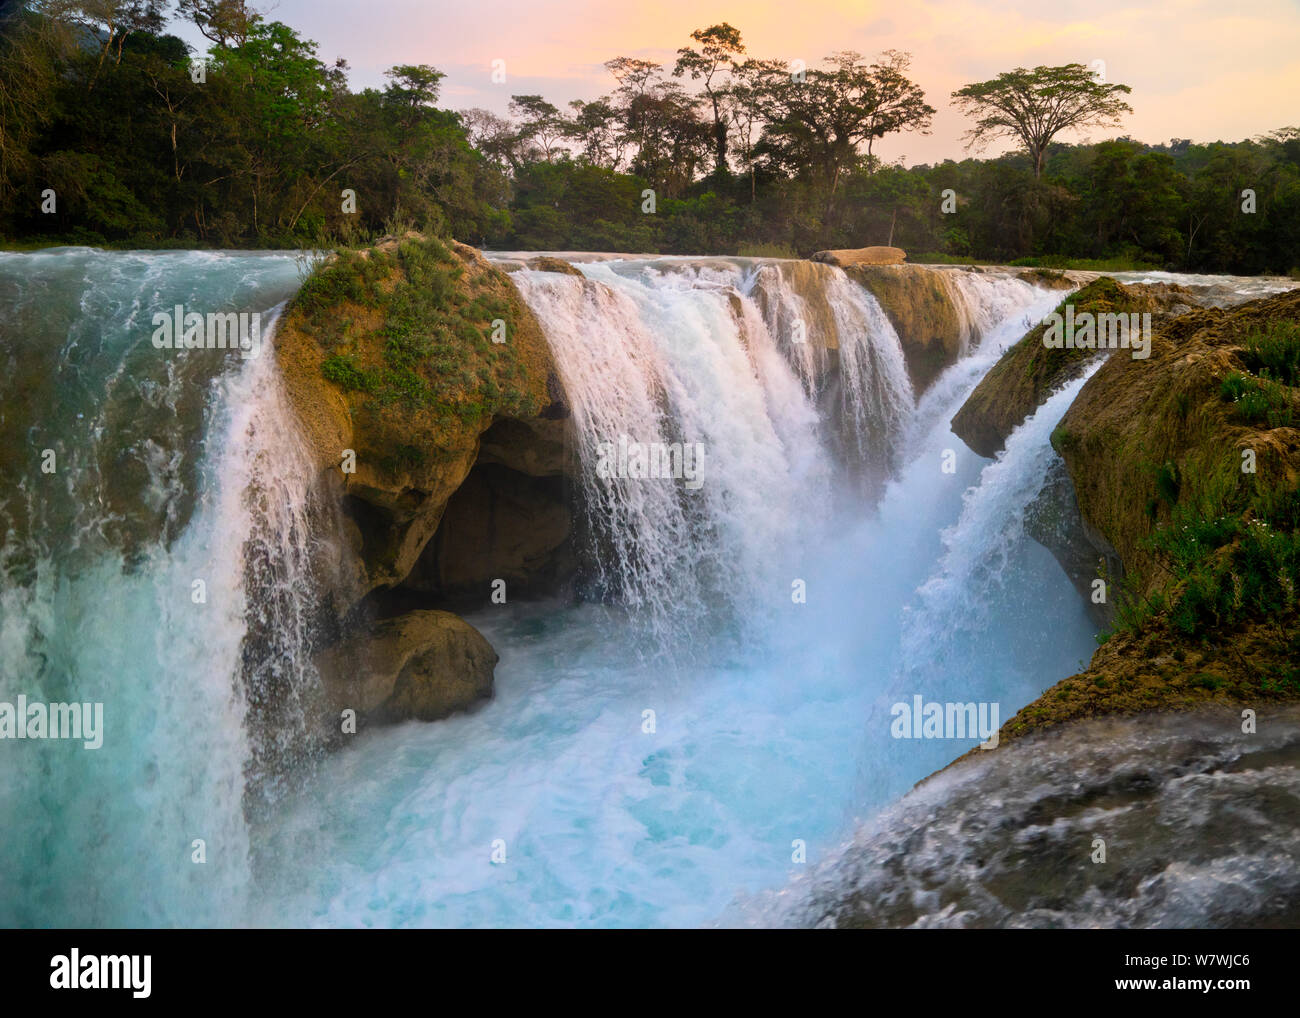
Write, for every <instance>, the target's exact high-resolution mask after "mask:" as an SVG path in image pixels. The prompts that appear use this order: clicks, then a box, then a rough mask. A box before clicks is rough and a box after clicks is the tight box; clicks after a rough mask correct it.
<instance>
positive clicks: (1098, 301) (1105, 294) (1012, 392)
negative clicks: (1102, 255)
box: [952, 276, 1195, 457]
mask: <svg viewBox="0 0 1300 1018" xmlns="http://www.w3.org/2000/svg"><path fill="white" fill-rule="evenodd" d="M1067 304H1069V305H1072V306H1073V309H1074V310H1073V314H1074V316H1076V317H1078V316H1081V315H1083V314H1089V315H1092V316H1093V317H1094V319H1100V316H1102V315H1119V314H1125V315H1128V314H1133V313H1150V314H1152V316H1153V319H1155V318H1157V317H1161V316H1164V315H1166V314H1169V313H1171V312H1179V311H1184V310H1187V309H1188V308H1189V307H1190V306H1192V305H1194V304H1195V299H1194V298H1193V297H1192V296H1191V294H1190V293H1189V292H1188V291H1186V290H1184V289H1182V288H1181V287H1177V286H1169V285H1168V284H1156V285H1142V284H1137V285H1132V286H1125V285H1124V284H1123V283H1118V282H1116V281H1115V280H1113V279H1110V278H1109V277H1105V276H1103V277H1102V278H1101V279H1097V280H1094V281H1093V282H1091V283H1089V284H1088V285H1087V286H1085V287H1083V288H1082V289H1080V290H1078V291H1077V292H1076V293H1073V294H1071V295H1070V296H1069V297H1066V298H1065V299H1064V300H1063V301H1062V302H1061V304H1060V305H1059V306H1058V307H1057V308H1056V313H1057V314H1059V315H1062V316H1064V314H1065V309H1066V305H1067ZM1047 329H1048V325H1047V323H1046V322H1040V323H1038V324H1037V325H1036V326H1034V328H1033V329H1031V330H1030V331H1029V333H1028V334H1027V335H1025V337H1024V338H1023V339H1021V340H1020V342H1018V343H1016V344H1015V346H1013V347H1011V349H1010V350H1008V351H1007V352H1006V353H1005V354H1003V356H1002V358H1001V360H999V361H998V362H997V364H995V365H994V366H993V367H992V369H991V370H990V371H989V373H988V374H987V375H985V376H984V378H983V380H981V382H980V383H979V385H977V386H976V387H975V391H974V392H972V393H971V394H970V397H969V398H968V399H967V400H966V402H965V403H963V404H962V407H961V409H960V410H958V411H957V415H956V416H955V417H953V419H952V430H953V432H954V434H956V435H957V437H958V438H960V439H961V440H962V441H963V442H965V443H966V444H967V445H968V446H970V448H971V449H972V450H973V451H974V452H976V453H978V454H979V455H981V456H987V457H992V456H995V455H996V454H997V453H998V451H999V450H1000V449H1001V448H1002V446H1003V444H1004V443H1005V442H1006V440H1007V438H1008V437H1009V436H1010V435H1011V432H1013V431H1015V430H1016V428H1017V427H1019V426H1020V425H1021V424H1022V423H1023V422H1024V421H1025V419H1026V418H1027V417H1029V416H1030V415H1031V414H1033V412H1034V411H1035V410H1037V409H1038V407H1039V406H1040V405H1042V403H1043V401H1044V400H1046V399H1047V398H1048V397H1049V396H1050V395H1051V394H1052V393H1053V392H1055V391H1056V390H1057V389H1059V388H1060V387H1061V386H1062V385H1065V384H1066V383H1067V382H1070V381H1073V380H1074V379H1075V378H1078V377H1079V376H1080V375H1081V374H1083V372H1084V370H1085V369H1086V368H1087V366H1088V364H1089V363H1091V362H1092V361H1093V360H1094V359H1095V358H1097V357H1098V356H1106V354H1107V353H1108V352H1109V351H1106V350H1098V349H1067V348H1064V347H1062V348H1059V349H1049V348H1048V347H1046V346H1045V345H1044V343H1043V337H1044V333H1045V332H1046V331H1047ZM1094 338H1095V337H1094ZM1125 356H1129V353H1128V352H1126V353H1125Z"/></svg>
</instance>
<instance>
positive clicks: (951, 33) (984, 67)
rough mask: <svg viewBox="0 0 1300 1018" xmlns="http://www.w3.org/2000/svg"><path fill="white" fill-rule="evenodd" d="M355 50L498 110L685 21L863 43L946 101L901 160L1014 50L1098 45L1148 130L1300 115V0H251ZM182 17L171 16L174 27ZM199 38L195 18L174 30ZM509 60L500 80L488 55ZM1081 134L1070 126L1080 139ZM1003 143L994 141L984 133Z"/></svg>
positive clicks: (1207, 128) (648, 43)
mask: <svg viewBox="0 0 1300 1018" xmlns="http://www.w3.org/2000/svg"><path fill="white" fill-rule="evenodd" d="M272 3H273V4H274V6H273V7H272V9H271V10H270V13H269V17H271V18H274V19H279V20H281V21H285V22H287V23H288V24H290V25H292V26H293V27H295V28H296V29H298V30H299V31H300V32H302V33H303V34H305V35H307V36H308V37H309V38H312V39H315V40H316V41H317V42H318V43H319V44H320V55H321V57H322V58H323V59H325V60H327V61H331V62H332V61H333V59H334V58H335V57H337V56H343V57H346V58H347V60H348V62H349V64H350V65H351V67H352V74H351V81H352V85H353V87H354V88H362V87H365V86H367V85H382V83H383V80H384V79H383V71H384V69H385V68H387V67H390V66H392V65H394V64H399V63H427V64H433V65H434V66H435V67H437V68H438V69H439V70H441V71H443V72H445V73H446V74H447V79H446V81H445V82H444V83H443V99H442V101H443V104H444V105H446V106H449V107H452V108H456V109H463V108H466V107H470V106H483V107H487V108H488V109H492V110H494V111H496V112H500V113H504V112H505V110H506V105H507V103H508V102H509V100H510V96H511V95H512V94H520V93H541V94H542V95H543V96H545V97H546V98H547V99H549V100H550V101H551V102H553V103H555V104H556V105H558V106H561V107H563V106H564V104H565V103H567V102H568V101H569V100H570V99H575V98H581V99H590V98H593V97H595V96H597V95H601V94H603V93H605V92H608V91H610V90H611V89H612V88H613V85H614V82H613V79H612V78H611V77H610V76H609V74H608V72H607V71H605V69H604V68H603V67H602V66H601V65H602V63H603V62H604V61H606V60H608V59H610V58H611V57H614V56H635V57H641V58H643V59H648V60H657V61H662V62H664V63H665V64H668V65H670V66H671V64H672V62H673V61H674V59H675V56H676V50H677V48H678V47H679V46H683V45H686V44H687V43H688V42H689V41H690V40H689V35H690V32H691V30H692V29H695V28H703V27H707V26H708V25H712V24H716V23H718V22H721V21H727V22H730V23H731V24H732V25H735V26H736V27H737V28H739V29H740V30H741V32H742V34H743V36H744V38H745V41H746V44H747V47H748V51H749V54H750V55H753V56H767V57H776V58H782V59H786V60H794V59H803V60H805V61H806V62H807V63H808V64H809V65H813V64H814V63H815V62H816V61H817V60H819V59H820V58H821V57H823V56H825V55H826V54H828V53H831V52H833V51H836V50H842V49H853V50H858V51H860V52H862V53H863V54H865V55H867V56H870V57H874V56H875V55H876V54H877V53H879V52H880V51H881V50H883V49H889V48H894V49H902V50H906V51H908V52H910V53H911V54H912V56H913V64H912V76H913V78H914V80H916V81H917V82H918V84H920V85H921V87H922V88H923V89H924V90H925V92H926V97H927V100H928V101H929V102H930V104H931V105H932V106H935V107H936V108H937V109H938V111H939V112H938V114H937V115H936V116H935V118H934V126H933V131H932V133H931V134H930V135H929V136H923V135H916V134H909V135H901V136H900V135H895V136H893V137H890V138H888V139H886V140H885V142H884V143H882V144H878V145H877V147H876V151H877V153H878V154H880V155H882V156H884V158H886V159H888V160H891V161H892V160H895V159H898V158H900V157H901V158H902V159H903V160H904V161H905V162H906V163H908V164H912V163H917V162H933V161H936V160H941V159H944V158H961V157H962V156H963V154H964V149H963V142H962V139H961V135H962V133H963V131H964V130H965V127H966V125H965V123H964V120H963V118H962V117H961V116H960V114H958V113H957V111H956V110H954V109H953V108H951V107H950V105H949V98H948V96H949V93H951V92H952V91H953V90H954V89H957V88H960V87H961V86H962V85H964V84H966V83H968V82H971V81H979V80H983V79H985V78H990V77H993V76H994V75H996V74H997V73H998V72H1000V71H1004V70H1009V69H1011V68H1013V67H1016V66H1025V67H1033V66H1035V65H1038V64H1063V63H1069V62H1072V61H1073V62H1079V63H1083V64H1091V62H1092V61H1093V60H1102V61H1104V62H1105V69H1106V78H1107V80H1108V81H1112V82H1122V83H1125V84H1128V85H1131V86H1132V88H1133V94H1132V95H1131V96H1130V97H1129V103H1130V105H1132V106H1133V108H1134V111H1135V112H1134V113H1133V115H1131V116H1130V117H1128V118H1127V119H1126V121H1125V127H1124V128H1123V129H1121V130H1120V131H1118V132H1107V133H1096V132H1094V134H1093V136H1092V137H1093V140H1099V139H1100V138H1101V137H1105V136H1107V135H1108V134H1117V133H1125V131H1126V132H1127V133H1129V134H1131V135H1132V136H1133V137H1136V138H1140V139H1142V140H1144V141H1150V142H1161V141H1168V140H1169V139H1170V138H1174V137H1179V138H1192V139H1194V140H1196V141H1211V140H1217V139H1222V140H1230V141H1236V140H1240V139H1242V138H1246V137H1251V136H1253V135H1256V134H1260V133H1262V132H1264V131H1268V130H1271V129H1273V128H1277V127H1282V126H1285V125H1300V0H1252V2H1251V3H1249V4H1245V3H1237V4H1234V3H1225V2H1223V0H1162V2H1159V3H1132V2H1123V0H1086V2H1085V0H1054V2H1050V3H1049V2H1045V0H943V2H925V0H920V2H915V0H902V2H899V0H893V2H890V3H884V2H878V0H803V2H794V3H788V2H782V3H775V2H768V0H746V2H732V0H723V2H708V0H655V2H646V3H635V2H626V0H623V2H612V0H561V2H544V0H537V2H524V0H370V2H366V3H361V4H358V3H356V2H355V0H278V3H276V2H275V0H266V2H263V3H260V4H255V6H258V7H259V8H260V9H262V10H267V9H268V7H271V5H272ZM173 30H176V29H175V28H173ZM182 34H183V35H185V37H186V38H187V39H188V40H190V41H198V37H197V35H196V34H194V33H192V32H189V31H186V32H184V33H182ZM498 58H500V59H504V60H505V61H506V73H507V80H506V82H505V84H501V85H497V84H493V83H492V81H491V79H490V71H491V62H492V60H494V59H498ZM1083 137H1085V136H1075V137H1074V138H1072V139H1070V140H1083ZM989 151H995V150H992V149H991V150H989Z"/></svg>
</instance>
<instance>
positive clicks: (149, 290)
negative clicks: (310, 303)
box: [0, 249, 306, 926]
mask: <svg viewBox="0 0 1300 1018" xmlns="http://www.w3.org/2000/svg"><path fill="white" fill-rule="evenodd" d="M297 282H298V273H297V270H296V267H295V259H294V258H293V257H292V256H289V255H238V256H233V255H224V254H208V253H197V252H189V253H184V254H118V255H106V254H104V253H102V252H96V251H89V250H83V249H71V250H63V251H50V252H44V253H41V254H37V255H0V302H2V303H3V306H4V308H5V314H6V319H7V325H6V329H5V339H4V354H5V357H6V360H7V366H8V368H9V370H8V371H7V372H6V375H5V378H4V379H3V380H0V387H2V388H3V390H4V391H3V400H4V405H5V406H6V408H7V411H8V412H7V413H6V414H5V415H4V420H3V426H2V430H3V434H2V435H0V438H2V439H3V442H2V444H3V446H4V448H5V449H6V456H7V457H12V459H10V460H9V461H8V462H6V464H5V473H6V476H7V478H14V477H17V478H19V480H18V481H17V483H14V484H9V483H7V484H6V486H5V488H4V497H3V499H2V500H0V518H2V520H3V535H4V543H3V549H2V551H0V556H2V559H0V561H2V564H3V585H2V587H0V650H2V653H0V701H5V702H9V703H13V702H15V701H16V700H17V698H18V696H20V695H23V696H26V697H27V698H28V699H29V700H40V701H43V702H70V701H77V702H99V703H102V704H103V718H104V729H105V731H104V733H103V745H102V747H100V748H98V749H85V748H83V746H82V744H81V743H75V742H71V743H70V742H58V741H45V742H19V741H13V740H5V741H3V742H0V761H3V763H2V764H0V766H3V768H4V775H5V780H4V781H3V782H0V817H3V823H0V852H2V853H3V856H4V858H5V861H6V865H5V867H4V869H3V874H2V875H0V922H2V923H4V924H6V925H15V924H16V925H73V926H75V925H105V924H113V925H137V924H139V925H168V924H196V925H202V924H212V923H222V922H230V921H233V920H234V919H236V918H237V917H238V916H240V915H241V914H243V912H244V911H245V909H246V907H247V901H248V897H247V896H248V894H249V890H250V877H251V871H250V843H249V833H248V827H247V824H246V821H245V817H244V792H245V781H246V777H247V773H246V771H247V767H248V763H249V761H250V760H251V759H252V758H253V755H254V754H253V745H252V743H253V742H254V741H255V740H254V739H253V738H251V737H250V734H249V729H248V728H247V727H246V724H245V721H246V717H245V714H246V711H247V709H248V703H247V699H246V697H245V695H244V694H245V689H244V685H243V684H242V683H241V682H239V681H237V677H238V676H239V675H240V674H241V671H242V670H243V661H244V658H245V657H246V655H247V653H248V646H247V640H246V635H247V626H248V618H249V616H250V615H256V614H265V613H266V612H267V611H268V603H267V602H260V603H250V602H249V600H248V599H247V596H246V595H247V594H248V593H249V591H248V590H247V588H246V580H247V576H246V568H245V567H246V553H247V551H248V549H249V548H250V546H253V545H256V543H257V542H258V541H259V540H260V541H263V542H266V541H270V542H272V543H274V544H276V545H277V546H278V545H279V544H280V541H281V540H282V539H286V540H289V541H292V540H294V538H293V537H292V536H291V535H292V532H293V527H292V526H286V524H287V523H288V521H289V518H290V517H292V516H293V515H294V514H295V513H297V512H298V510H297V509H289V508H287V506H288V505H290V504H299V505H301V502H299V499H300V494H301V493H300V492H297V491H292V490H290V491H281V492H279V493H277V494H275V495H274V496H272V497H268V498H266V499H265V500H264V501H263V502H262V504H260V505H258V506H250V504H249V503H248V501H247V499H248V497H249V493H250V490H252V489H251V488H250V482H251V481H253V480H254V475H255V473H257V472H258V471H259V470H260V469H261V467H259V464H265V463H266V462H267V460H268V458H269V457H272V456H274V457H279V456H281V455H283V453H284V450H285V442H286V436H287V435H289V434H291V432H287V431H286V430H285V428H284V424H285V421H284V419H283V417H279V418H278V419H273V418H274V417H276V416H277V414H278V411H277V410H276V408H275V406H274V402H273V400H272V397H273V396H274V394H275V388H276V385H275V383H276V381H277V379H278V376H277V374H276V369H275V364H274V359H273V357H272V356H271V355H270V354H269V352H267V351H264V355H263V356H261V357H258V358H253V359H250V360H247V361H241V360H240V359H239V358H238V357H237V356H234V355H226V354H223V353H222V352H219V351H184V352H176V351H160V350H157V349H155V348H154V347H153V346H152V345H151V342H150V339H151V324H150V323H151V313H152V312H153V311H155V310H167V311H170V310H171V308H172V307H173V306H174V305H176V304H181V305H184V306H186V307H190V308H195V309H203V310H205V311H206V310H212V311H223V310H226V309H234V310H247V309H249V308H252V309H256V310H258V311H260V312H263V313H267V312H270V311H271V309H273V308H274V307H275V306H276V305H277V304H279V303H281V302H282V301H283V300H284V299H285V298H287V297H288V296H289V295H290V294H292V292H293V291H294V289H296V286H297ZM268 401H270V402H268ZM46 449H49V450H52V451H53V460H52V461H50V462H51V466H52V470H51V472H49V473H43V472H42V471H41V469H40V465H41V464H42V462H43V454H44V452H45V450H46ZM272 450H274V452H272ZM304 476H306V475H304ZM277 514H278V515H277ZM282 621H283V622H285V623H288V622H289V620H282ZM282 628H283V627H282ZM297 660H304V659H302V658H298V659H297ZM295 667H296V666H295ZM196 843H201V849H202V854H203V856H204V858H205V860H206V861H204V862H202V863H199V862H195V861H194V858H195V852H196V851H199V847H198V846H196Z"/></svg>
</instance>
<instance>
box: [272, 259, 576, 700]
mask: <svg viewBox="0 0 1300 1018" xmlns="http://www.w3.org/2000/svg"><path fill="white" fill-rule="evenodd" d="M276 353H277V357H278V359H279V363H280V366H281V369H282V372H283V375H284V380H285V386H286V389H287V391H288V394H289V397H290V400H291V402H292V405H293V407H294V408H295V410H296V412H297V415H298V417H299V419H300V422H301V425H302V430H303V433H304V434H305V436H306V438H307V442H308V445H309V447H310V449H311V454H312V456H313V459H314V461H315V465H316V468H317V470H318V471H319V475H318V482H319V486H320V489H321V492H322V495H323V497H324V498H325V499H326V500H327V501H333V502H334V503H335V504H337V506H338V508H339V510H340V514H339V515H340V519H341V527H340V529H341V530H342V533H341V534H340V535H339V542H338V543H340V544H341V545H342V546H343V551H342V557H343V559H344V560H345V563H344V567H343V568H342V569H340V570H338V573H339V575H340V576H345V577H348V579H347V580H346V581H340V582H341V583H342V584H343V585H344V586H346V588H347V589H346V590H344V591H340V592H337V593H338V595H339V596H337V597H336V598H335V599H334V600H335V602H336V603H340V604H342V605H344V606H348V605H350V608H347V609H346V610H344V611H340V612H339V614H340V615H341V616H342V618H341V620H340V623H339V627H338V634H337V636H336V638H335V640H334V641H332V643H333V645H332V646H327V647H326V648H325V649H323V650H322V654H321V662H322V665H321V670H322V674H328V675H334V676H336V677H337V676H338V675H340V674H343V675H345V676H346V675H349V674H351V673H352V672H358V671H359V672H360V673H364V674H366V675H368V676H370V678H369V679H367V680H366V681H367V682H369V683H370V684H372V685H373V683H374V682H377V681H378V678H376V676H378V677H384V682H385V683H386V687H385V692H384V695H383V696H378V694H375V693H374V691H373V690H371V689H370V687H369V686H368V685H367V686H365V688H364V689H362V688H358V689H357V690H355V692H356V693H357V695H358V696H359V697H360V699H359V701H358V704H357V705H355V706H356V709H357V710H358V711H359V712H360V713H362V714H365V715H369V716H372V717H382V718H386V719H391V718H394V717H399V716H413V717H422V718H429V717H434V716H441V715H442V714H443V713H445V712H446V711H448V710H451V709H455V708H456V707H458V706H464V705H466V704H468V703H470V702H472V701H473V700H474V699H476V698H477V697H478V696H480V695H482V694H483V692H484V690H485V689H490V677H491V664H487V665H484V661H486V659H487V654H485V653H479V652H478V651H475V653H474V654H468V653H461V652H460V651H458V650H456V647H459V646H462V645H471V644H474V641H473V640H472V639H470V638H469V637H467V635H466V634H465V633H464V631H463V630H465V629H469V631H470V633H473V632H474V631H473V630H472V629H470V627H468V626H467V625H466V624H465V623H463V622H462V623H460V626H459V627H457V626H453V625H451V624H449V623H447V621H446V619H440V620H439V623H438V624H437V625H432V624H424V623H427V622H428V619H427V618H423V617H422V621H421V619H417V618H415V617H414V616H411V617H405V616H403V618H406V621H405V622H403V621H402V620H401V619H398V618H396V615H397V614H398V613H399V612H401V611H404V610H409V609H410V608H412V607H416V608H418V609H421V610H425V614H426V615H427V609H437V608H442V607H445V606H446V605H448V604H449V603H450V602H451V601H452V600H455V601H456V603H457V604H458V605H459V604H469V605H477V604H486V603H487V602H488V599H489V597H490V594H491V592H492V584H493V583H494V582H495V581H497V580H506V581H507V582H511V581H518V580H527V579H529V578H531V579H533V580H534V586H535V587H537V586H539V585H540V583H541V581H542V579H545V580H546V581H548V582H560V581H561V580H562V579H563V572H564V568H565V563H566V562H567V561H568V559H567V556H566V555H565V554H564V548H565V545H566V542H567V540H568V537H569V523H570V521H569V515H568V509H567V507H566V503H565V498H564V490H563V487H564V478H565V475H566V473H567V471H568V469H569V464H570V460H569V456H568V454H567V453H566V448H567V447H568V445H569V443H568V441H567V431H566V429H567V426H568V422H567V417H568V411H567V408H566V406H565V402H564V397H563V392H562V391H561V386H560V384H559V381H558V376H557V375H556V373H555V370H554V366H553V364H552V362H551V357H550V352H549V349H548V347H547V345H546V341H545V338H544V337H543V335H542V331H541V328H540V326H539V325H538V323H537V321H536V319H535V318H534V317H533V315H532V313H531V312H530V311H529V310H528V308H527V306H526V305H525V304H524V302H523V300H522V299H521V298H520V296H519V294H518V292H517V291H516V290H515V288H514V286H513V284H512V283H511V282H510V280H509V278H508V277H507V276H506V275H505V273H503V272H501V271H500V270H499V269H497V268H495V267H494V266H492V265H491V264H490V263H488V262H487V261H486V260H485V259H484V258H483V256H482V255H481V254H480V253H479V252H478V251H476V250H475V249H473V248H470V247H467V246H465V245H462V244H455V243H450V244H447V243H443V242H442V241H439V240H437V239H436V238H426V237H423V236H420V235H418V234H408V235H407V236H406V237H404V238H402V239H400V240H399V239H390V240H387V241H384V242H381V243H379V244H378V245H376V246H374V247H371V248H368V249H364V250H359V251H340V252H338V253H336V254H335V255H333V256H332V257H331V258H330V259H329V260H327V261H326V262H325V263H323V264H322V265H320V266H318V267H317V269H316V270H315V272H314V273H313V274H312V275H311V276H310V277H309V278H308V279H307V280H306V282H305V283H304V285H303V287H302V288H301V290H300V291H299V293H298V295H297V297H296V298H295V299H294V301H293V303H292V304H291V305H290V307H289V308H288V310H287V311H286V313H285V315H284V318H283V320H282V321H281V323H280V325H279V327H278V329H277V333H276ZM467 540H473V541H474V542H476V543H477V542H482V544H481V547H483V548H485V549H488V552H489V553H488V554H485V555H482V556H468V555H467V554H466V552H467V550H468V549H467V546H466V544H465V542H466V541H467ZM417 567H418V568H417ZM450 618H454V616H450ZM416 622H421V624H419V625H417V624H416ZM395 632H396V633H398V634H399V635H400V639H397V638H396V637H395V636H394V633H395ZM474 635H475V636H477V634H476V633H475V634H474ZM479 640H481V637H479ZM395 641H396V643H395ZM453 644H454V645H455V646H453ZM395 645H400V646H399V650H400V653H399V651H398V650H394V646H395ZM483 647H486V641H483ZM479 650H480V651H481V650H482V648H479ZM490 650H491V648H490V647H488V648H487V651H488V652H490ZM492 657H493V660H495V655H492ZM343 659H346V661H347V667H345V668H342V669H340V667H339V661H340V660H343ZM399 659H400V662H399ZM471 659H472V663H473V667H472V668H469V665H468V664H467V662H470V661H471ZM411 661H416V662H429V661H437V662H439V664H438V668H440V669H443V671H444V672H445V674H440V675H438V676H436V677H435V676H434V675H433V671H431V670H430V668H428V667H425V666H424V665H420V666H419V667H418V668H417V671H419V674H420V675H421V676H425V677H424V678H419V679H418V681H417V679H416V678H410V677H409V676H408V679H409V681H408V679H404V678H403V676H404V675H406V672H405V671H403V669H407V670H408V671H409V670H410V668H416V666H415V665H410V664H409V662H411ZM367 662H370V663H369V664H367ZM385 662H387V663H385ZM394 662H398V663H397V664H394ZM390 665H392V667H390ZM462 665H464V666H465V668H462V667H461V666H462ZM467 668H468V669H469V671H465V669H467ZM447 669H450V671H447ZM484 669H486V674H487V677H488V678H487V684H486V687H485V686H484V682H483V675H484ZM462 671H465V674H464V675H462V674H460V672H462ZM470 672H472V673H473V674H472V675H471V674H470ZM411 674H412V675H414V674H415V673H414V672H412V673H411ZM390 680H391V681H390ZM404 682H405V683H406V685H404V684H403V683H404ZM329 685H330V688H331V690H332V691H334V692H337V690H338V689H339V688H341V687H340V682H339V681H338V680H337V679H336V680H334V681H332V682H330V683H329ZM389 687H391V688H389ZM347 688H351V686H348V687H347ZM362 694H364V695H362Z"/></svg>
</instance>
